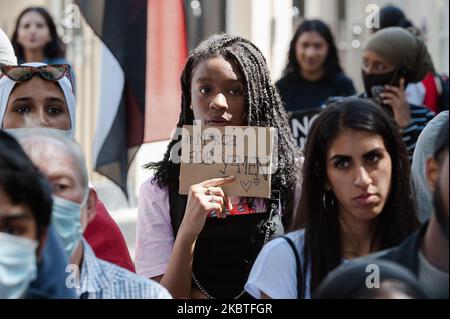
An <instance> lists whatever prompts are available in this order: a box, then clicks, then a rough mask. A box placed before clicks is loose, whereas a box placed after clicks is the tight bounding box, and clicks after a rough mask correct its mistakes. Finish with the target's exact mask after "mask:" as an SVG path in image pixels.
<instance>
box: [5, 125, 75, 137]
mask: <svg viewBox="0 0 450 319" xmlns="http://www.w3.org/2000/svg"><path fill="white" fill-rule="evenodd" d="M2 130H3V131H5V132H6V133H9V134H11V135H12V136H13V137H14V138H15V139H16V140H19V139H20V138H22V137H23V136H27V135H33V134H36V131H38V130H43V131H45V132H50V133H51V134H55V135H56V136H60V137H63V138H68V139H73V136H72V131H64V130H57V129H54V128H44V127H21V128H5V129H2Z"/></svg>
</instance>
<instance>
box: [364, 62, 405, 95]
mask: <svg viewBox="0 0 450 319" xmlns="http://www.w3.org/2000/svg"><path fill="white" fill-rule="evenodd" d="M397 74H398V69H397V70H394V71H392V72H389V73H383V74H367V73H366V72H364V71H362V78H363V81H364V89H365V90H366V94H367V97H376V98H378V95H379V94H380V93H381V92H382V91H383V90H384V86H385V85H394V86H399V85H400V84H399V83H400V79H397Z"/></svg>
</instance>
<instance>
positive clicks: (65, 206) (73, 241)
mask: <svg viewBox="0 0 450 319" xmlns="http://www.w3.org/2000/svg"><path fill="white" fill-rule="evenodd" d="M82 207H83V205H79V204H77V203H74V202H72V201H69V200H66V199H63V198H61V197H58V196H53V210H52V223H53V225H55V229H56V232H57V233H58V235H59V238H61V240H62V243H63V245H64V251H65V252H66V255H67V256H68V257H70V256H72V253H73V251H74V250H75V248H76V247H77V245H78V243H79V242H80V240H81V238H82V237H83V230H82V228H81V221H80V218H81V208H82Z"/></svg>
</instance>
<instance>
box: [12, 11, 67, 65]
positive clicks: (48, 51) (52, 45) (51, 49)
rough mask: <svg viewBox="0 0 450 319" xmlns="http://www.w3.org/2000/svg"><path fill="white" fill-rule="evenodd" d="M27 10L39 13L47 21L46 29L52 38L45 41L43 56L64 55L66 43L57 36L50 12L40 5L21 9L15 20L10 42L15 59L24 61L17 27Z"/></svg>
mask: <svg viewBox="0 0 450 319" xmlns="http://www.w3.org/2000/svg"><path fill="white" fill-rule="evenodd" d="M28 12H36V13H38V14H40V15H41V16H42V17H43V18H44V19H45V22H46V23H47V26H48V29H49V31H50V37H51V38H52V40H51V41H50V42H49V43H47V45H46V46H45V47H44V56H45V57H46V58H51V59H53V58H62V57H65V55H66V45H65V44H64V42H63V41H62V40H61V38H60V37H59V35H58V32H57V31H56V25H55V22H54V21H53V18H52V16H51V15H50V13H49V12H48V11H47V10H46V9H45V8H42V7H29V8H26V9H25V10H23V11H22V12H21V13H20V14H19V17H18V18H17V20H16V26H15V28H14V33H13V36H12V38H11V43H12V46H13V48H14V52H15V53H16V56H17V60H18V61H20V62H19V63H21V62H25V61H24V60H25V55H24V49H23V46H22V45H21V44H20V43H19V42H17V37H18V29H19V24H20V20H21V19H22V17H23V16H24V15H25V14H27V13H28ZM30 62H31V61H30ZM34 62H40V61H34Z"/></svg>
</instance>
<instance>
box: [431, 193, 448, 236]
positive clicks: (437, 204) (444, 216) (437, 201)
mask: <svg viewBox="0 0 450 319" xmlns="http://www.w3.org/2000/svg"><path fill="white" fill-rule="evenodd" d="M433 205H434V214H435V215H436V220H437V222H438V224H439V226H440V227H441V230H442V232H443V233H444V235H445V237H446V238H447V240H448V228H449V221H448V212H447V213H446V212H445V208H444V203H443V202H442V196H441V188H440V186H439V184H438V185H437V187H436V189H435V191H434V194H433Z"/></svg>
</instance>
